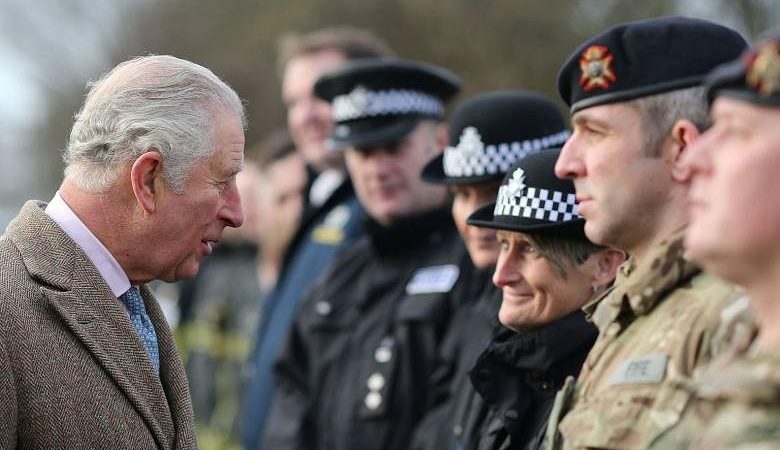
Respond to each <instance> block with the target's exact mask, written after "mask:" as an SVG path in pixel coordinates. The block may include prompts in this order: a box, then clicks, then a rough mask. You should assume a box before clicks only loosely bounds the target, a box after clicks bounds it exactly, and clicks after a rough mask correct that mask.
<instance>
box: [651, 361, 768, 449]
mask: <svg viewBox="0 0 780 450" xmlns="http://www.w3.org/2000/svg"><path fill="white" fill-rule="evenodd" d="M688 387H689V388H690V391H691V393H692V395H693V396H694V399H693V400H692V401H691V402H690V404H689V405H688V407H687V408H686V409H685V412H684V414H683V419H682V420H681V421H680V423H679V424H678V425H677V426H675V427H674V428H673V429H672V430H670V431H669V432H668V433H666V434H664V435H663V436H661V438H659V439H658V440H657V441H656V442H654V443H653V446H652V448H653V449H659V450H660V449H664V450H677V449H680V450H682V449H695V450H726V449H729V450H747V449H751V450H760V449H778V448H780V352H777V351H776V352H773V353H764V354H755V355H744V356H742V357H739V356H737V357H732V356H728V357H724V358H718V360H717V361H714V362H713V363H712V364H710V365H709V366H708V367H706V368H705V369H704V370H702V371H701V373H700V374H697V376H696V377H695V379H694V380H693V381H692V382H691V383H689V384H688Z"/></svg>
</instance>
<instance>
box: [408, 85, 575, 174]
mask: <svg viewBox="0 0 780 450" xmlns="http://www.w3.org/2000/svg"><path fill="white" fill-rule="evenodd" d="M568 137H569V130H568V129H567V128H566V121H565V119H564V118H563V116H562V115H561V112H560V109H559V108H558V107H557V106H556V105H555V104H554V103H553V102H552V101H551V100H549V99H548V98H547V97H545V96H543V95H541V94H537V93H535V92H529V91H521V90H517V91H497V92H489V93H485V94H480V95H477V96H475V97H472V98H470V99H469V100H467V101H465V102H463V103H461V104H460V105H459V106H458V107H457V108H455V111H453V113H452V115H451V116H450V120H449V141H450V147H447V148H446V149H445V150H444V152H443V153H442V154H440V155H438V156H436V157H435V158H434V159H433V160H431V161H430V162H429V163H428V164H427V165H426V166H425V168H424V169H423V172H422V178H423V179H424V180H426V181H429V182H432V183H448V184H468V183H479V182H484V181H490V180H501V179H502V178H503V177H504V174H505V173H506V172H507V171H508V170H509V168H510V167H511V166H512V165H514V164H515V163H516V162H517V161H518V160H520V159H521V158H523V157H525V156H527V155H530V154H532V153H535V152H538V151H540V150H545V149H550V148H559V147H560V146H562V145H563V143H564V142H566V138H568Z"/></svg>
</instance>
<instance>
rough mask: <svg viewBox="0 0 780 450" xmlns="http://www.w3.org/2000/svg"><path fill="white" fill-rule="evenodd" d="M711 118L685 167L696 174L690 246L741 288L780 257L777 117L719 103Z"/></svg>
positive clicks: (732, 102) (779, 113) (766, 110)
mask: <svg viewBox="0 0 780 450" xmlns="http://www.w3.org/2000/svg"><path fill="white" fill-rule="evenodd" d="M712 118H713V120H714V125H713V127H712V128H710V129H709V130H708V131H707V132H706V133H704V134H703V135H702V136H701V138H700V139H699V140H697V141H696V143H695V144H694V146H693V147H692V148H691V149H690V151H689V154H688V155H687V156H686V160H685V163H686V164H687V165H688V166H689V168H690V169H691V175H692V183H691V188H690V191H689V203H688V206H689V208H688V211H689V216H690V225H689V226H688V228H687V230H686V234H685V246H686V248H687V249H688V250H689V251H690V252H691V253H692V254H693V256H694V258H695V259H697V260H699V261H701V262H702V263H703V264H704V265H705V267H707V268H708V269H710V270H712V271H714V272H716V273H718V274H719V275H721V276H723V277H724V278H728V279H729V280H731V281H734V282H738V283H739V282H741V281H743V280H745V279H746V277H749V276H750V274H751V272H756V268H759V267H770V264H769V262H770V261H777V260H778V257H779V256H780V234H778V230H780V190H778V189H777V187H778V185H779V184H778V181H777V179H778V178H777V177H778V172H780V126H778V124H780V110H778V108H770V107H761V106H756V105H753V104H751V103H747V102H744V101H740V100H736V99H733V98H729V97H718V98H717V99H716V100H715V102H714V104H713V107H712ZM774 264H776V263H774Z"/></svg>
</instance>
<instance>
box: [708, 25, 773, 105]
mask: <svg viewBox="0 0 780 450" xmlns="http://www.w3.org/2000/svg"><path fill="white" fill-rule="evenodd" d="M705 83H706V86H707V96H708V97H709V98H710V100H713V99H714V98H715V97H717V96H721V95H722V96H727V97H733V98H737V99H739V100H743V101H746V102H750V103H755V104H758V105H764V106H775V107H777V106H780V31H773V32H772V33H771V34H770V35H767V36H766V37H764V38H761V39H759V40H758V41H757V42H756V43H755V44H754V45H753V46H751V47H750V49H749V50H747V51H746V52H745V53H744V54H743V55H742V56H741V57H740V58H738V59H737V60H735V61H732V62H731V63H728V64H724V65H722V66H720V67H718V68H717V69H715V70H714V71H713V72H712V73H711V74H710V75H709V76H708V77H707V80H706V82H705Z"/></svg>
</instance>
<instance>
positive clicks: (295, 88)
mask: <svg viewBox="0 0 780 450" xmlns="http://www.w3.org/2000/svg"><path fill="white" fill-rule="evenodd" d="M345 61H346V58H345V56H344V55H343V54H342V53H341V52H339V51H336V50H326V51H321V52H317V53H312V54H307V55H301V56H296V57H294V58H292V59H290V61H289V62H288V63H287V65H286V66H285V69H284V73H283V75H282V99H283V100H284V103H285V105H286V106H287V127H288V128H289V130H290V136H292V140H293V142H295V146H296V148H298V150H299V151H300V152H301V154H302V155H303V158H304V160H305V161H306V162H307V163H309V164H311V165H312V166H313V167H315V168H316V169H317V170H323V169H325V168H327V167H333V166H338V165H339V164H341V163H339V161H341V154H340V152H336V151H332V150H330V149H328V148H327V147H326V145H325V141H326V139H327V138H328V136H329V135H330V131H331V128H332V123H331V108H330V104H329V103H328V102H326V101H324V100H320V99H319V98H317V97H316V96H315V95H314V83H315V82H316V81H317V79H318V78H319V77H320V75H322V74H323V73H325V72H327V71H329V70H331V69H334V68H336V67H337V66H339V65H341V64H343V63H344V62H345Z"/></svg>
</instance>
